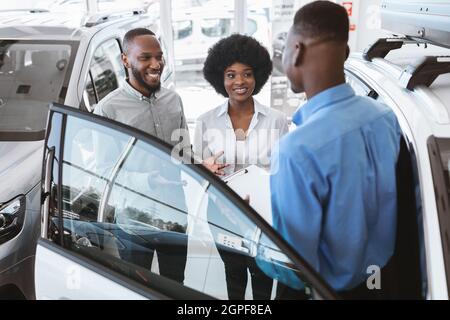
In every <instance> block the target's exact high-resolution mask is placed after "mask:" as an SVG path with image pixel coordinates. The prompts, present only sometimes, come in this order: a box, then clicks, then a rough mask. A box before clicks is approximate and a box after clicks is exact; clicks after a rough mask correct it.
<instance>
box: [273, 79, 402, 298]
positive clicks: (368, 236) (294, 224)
mask: <svg viewBox="0 0 450 320" xmlns="http://www.w3.org/2000/svg"><path fill="white" fill-rule="evenodd" d="M293 121H294V122H295V123H296V124H297V126H298V127H297V128H296V129H295V130H294V131H293V132H292V133H290V134H289V135H287V136H286V137H284V138H283V139H282V140H281V141H280V144H279V149H278V148H275V150H274V152H273V154H272V176H271V193H272V214H273V224H274V227H275V229H276V230H278V231H279V232H280V234H281V235H282V236H283V237H284V238H285V239H286V240H287V241H288V242H289V243H290V244H291V245H292V246H293V248H295V249H296V250H297V251H298V252H299V253H300V255H302V256H303V257H304V258H305V259H306V260H307V261H308V262H309V263H310V264H311V265H312V266H313V267H314V268H315V269H316V270H317V271H318V272H319V273H320V274H321V275H322V276H323V277H324V278H325V280H326V281H328V282H329V283H330V285H331V286H332V287H333V288H335V289H336V290H347V289H351V288H354V287H356V286H357V285H359V284H360V283H362V282H363V281H365V280H366V279H367V278H368V277H369V276H370V275H371V274H372V272H371V271H370V270H371V269H369V270H368V267H369V266H372V265H375V266H378V267H380V268H382V267H383V266H385V264H386V263H387V262H388V260H389V258H390V257H391V256H392V254H393V251H394V242H395V235H396V213H397V211H396V209H397V203H396V162H397V157H398V153H399V146H400V137H401V131H400V128H399V125H398V123H397V120H396V117H395V115H394V113H393V112H392V110H390V109H389V108H388V107H387V106H385V105H383V104H381V103H379V102H377V101H375V100H373V99H370V98H367V97H361V96H356V95H355V93H354V91H353V89H352V88H351V87H350V86H349V85H348V84H342V85H338V86H336V87H333V88H330V89H327V90H325V91H323V92H321V93H319V94H317V95H316V96H314V97H312V98H311V99H310V100H309V101H308V102H307V103H306V104H305V105H304V106H303V107H301V108H300V109H299V110H298V111H297V112H296V113H295V114H294V117H293Z"/></svg>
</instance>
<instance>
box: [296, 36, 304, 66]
mask: <svg viewBox="0 0 450 320" xmlns="http://www.w3.org/2000/svg"><path fill="white" fill-rule="evenodd" d="M305 48H306V47H305V44H304V43H303V42H297V43H296V44H295V53H294V59H295V61H294V65H295V66H296V67H298V66H300V65H301V64H302V62H303V57H304V54H305Z"/></svg>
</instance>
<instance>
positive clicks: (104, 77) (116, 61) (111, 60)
mask: <svg viewBox="0 0 450 320" xmlns="http://www.w3.org/2000/svg"><path fill="white" fill-rule="evenodd" d="M120 55H121V50H120V47H119V44H118V42H117V40H115V39H111V40H108V41H107V42H105V43H104V44H102V45H101V46H100V47H98V48H97V49H96V50H95V52H94V56H93V58H92V61H91V67H90V72H91V74H92V79H93V81H94V83H92V82H90V81H88V82H87V84H86V91H87V94H88V97H89V102H91V101H96V102H98V101H100V100H101V99H103V98H104V97H105V96H106V95H107V94H108V93H110V92H111V91H113V90H114V89H116V88H117V87H118V86H119V84H120V82H121V80H124V79H125V69H124V67H123V65H122V61H121V56H120ZM91 109H93V108H92V104H91Z"/></svg>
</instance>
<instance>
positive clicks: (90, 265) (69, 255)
mask: <svg viewBox="0 0 450 320" xmlns="http://www.w3.org/2000/svg"><path fill="white" fill-rule="evenodd" d="M38 246H41V247H43V248H46V249H48V250H50V251H52V252H55V253H57V254H58V255H61V256H63V257H64V258H66V259H69V260H71V261H73V262H74V263H76V264H78V265H80V266H82V267H85V268H86V269H89V270H91V271H93V272H95V273H97V274H99V275H101V276H103V277H105V278H106V279H109V280H111V281H113V282H116V283H117V284H119V285H121V286H122V287H124V288H127V289H129V290H131V291H133V292H135V293H137V294H139V295H141V296H143V297H145V298H148V299H153V300H167V299H183V300H211V299H213V300H214V298H213V297H211V296H208V295H206V294H204V293H202V292H199V291H197V290H194V289H190V288H189V287H186V286H184V285H182V284H180V283H177V282H175V281H173V280H170V279H167V278H164V277H162V276H159V275H157V274H154V273H152V274H151V276H152V277H153V276H154V278H153V279H151V281H149V283H150V287H146V286H144V285H142V284H140V283H139V282H137V281H135V280H132V279H130V278H128V277H126V276H124V275H122V274H120V273H118V272H117V271H114V270H113V269H110V268H108V267H105V266H103V265H102V264H100V263H98V262H96V261H94V260H92V259H89V258H86V257H85V256H83V255H81V254H79V253H76V252H74V251H71V250H67V249H64V248H62V247H61V246H60V245H58V244H55V243H54V242H52V241H50V240H47V239H44V238H40V239H39V240H38ZM156 285H157V286H156ZM154 287H157V288H154ZM163 291H165V292H163Z"/></svg>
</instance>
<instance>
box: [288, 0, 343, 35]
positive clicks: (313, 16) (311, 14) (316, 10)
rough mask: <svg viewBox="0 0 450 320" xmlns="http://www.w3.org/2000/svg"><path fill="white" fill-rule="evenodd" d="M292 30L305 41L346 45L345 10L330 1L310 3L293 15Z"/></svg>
mask: <svg viewBox="0 0 450 320" xmlns="http://www.w3.org/2000/svg"><path fill="white" fill-rule="evenodd" d="M293 29H294V31H295V32H296V33H297V34H300V35H301V36H303V37H305V38H307V39H326V40H334V41H338V42H343V43H347V42H348V32H349V20H348V15H347V10H345V8H344V7H343V6H340V5H338V4H336V3H333V2H330V1H314V2H311V3H309V4H307V5H305V6H303V7H302V8H300V9H299V10H298V11H297V13H296V14H295V17H294V28H293Z"/></svg>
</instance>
